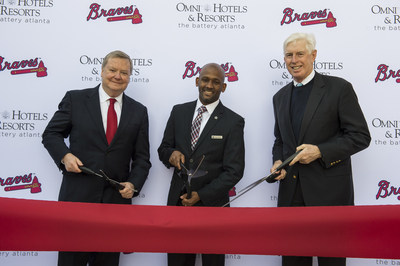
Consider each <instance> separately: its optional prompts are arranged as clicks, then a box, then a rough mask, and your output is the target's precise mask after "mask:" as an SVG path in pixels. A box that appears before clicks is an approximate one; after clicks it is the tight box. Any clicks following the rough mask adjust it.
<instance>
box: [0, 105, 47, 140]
mask: <svg viewBox="0 0 400 266" xmlns="http://www.w3.org/2000/svg"><path fill="white" fill-rule="evenodd" d="M47 120H48V114H47V113H36V112H24V111H21V110H12V111H7V110H5V111H2V112H0V138H11V139H14V138H41V137H42V131H43V127H44V126H45V124H46V122H45V121H47ZM38 124H40V126H39V127H38Z"/></svg>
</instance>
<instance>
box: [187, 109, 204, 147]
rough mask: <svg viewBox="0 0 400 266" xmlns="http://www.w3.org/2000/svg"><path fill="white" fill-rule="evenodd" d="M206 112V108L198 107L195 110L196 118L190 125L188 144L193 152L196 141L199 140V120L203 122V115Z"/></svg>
mask: <svg viewBox="0 0 400 266" xmlns="http://www.w3.org/2000/svg"><path fill="white" fill-rule="evenodd" d="M206 111H207V108H206V107H205V106H204V105H202V106H200V107H199V109H197V116H196V118H195V119H194V121H193V123H192V129H191V132H190V137H191V141H190V144H191V148H192V150H194V147H195V146H196V143H197V140H198V139H199V133H200V126H201V120H203V113H204V112H206Z"/></svg>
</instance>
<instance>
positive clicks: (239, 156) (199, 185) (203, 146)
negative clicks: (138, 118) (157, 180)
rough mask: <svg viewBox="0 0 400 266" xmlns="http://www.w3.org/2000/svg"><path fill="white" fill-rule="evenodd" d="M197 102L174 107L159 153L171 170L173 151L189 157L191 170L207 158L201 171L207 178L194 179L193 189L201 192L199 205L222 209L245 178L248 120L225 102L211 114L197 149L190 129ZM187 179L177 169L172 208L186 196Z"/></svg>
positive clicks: (188, 165)
mask: <svg viewBox="0 0 400 266" xmlns="http://www.w3.org/2000/svg"><path fill="white" fill-rule="evenodd" d="M195 108H196V101H194V102H189V103H185V104H180V105H176V106H174V107H173V109H172V112H171V115H170V117H169V120H168V123H167V126H166V129H165V132H164V137H163V140H162V143H161V145H160V147H159V148H158V154H159V158H160V160H161V161H162V162H163V163H164V164H165V165H166V166H167V167H168V168H169V167H170V166H171V165H170V163H169V162H168V160H169V158H170V156H171V154H172V152H173V151H175V150H178V151H180V152H181V153H183V154H184V156H185V163H186V167H187V168H188V169H195V168H196V167H197V164H198V161H199V159H200V158H201V157H202V155H205V159H204V161H203V163H202V164H201V166H200V169H202V170H206V171H208V174H207V175H205V176H201V177H197V178H193V179H192V182H191V185H192V190H193V191H197V192H198V194H199V196H200V199H201V201H200V202H199V203H198V204H197V205H203V206H222V205H223V204H225V203H226V202H228V201H229V190H230V189H231V188H233V187H234V186H235V184H236V183H237V182H239V180H240V179H241V178H242V176H243V171H244V140H243V128H244V119H243V118H242V117H241V116H239V115H238V114H236V113H234V112H233V111H231V110H230V109H228V108H226V107H225V106H224V105H223V104H222V103H221V102H220V103H219V104H218V106H217V107H216V108H215V110H214V112H213V113H212V114H211V116H210V119H209V120H208V122H207V124H206V126H205V128H204V130H203V132H202V133H201V135H200V137H199V140H198V142H197V145H196V147H195V149H194V150H193V151H192V150H191V148H190V129H191V125H192V118H193V114H194V112H195ZM183 186H184V182H183V180H182V179H181V178H180V176H179V175H178V173H177V170H176V169H175V170H174V173H173V176H172V180H171V187H170V190H169V195H168V205H172V206H175V205H177V203H178V201H179V196H180V195H182V194H183V193H182V188H183Z"/></svg>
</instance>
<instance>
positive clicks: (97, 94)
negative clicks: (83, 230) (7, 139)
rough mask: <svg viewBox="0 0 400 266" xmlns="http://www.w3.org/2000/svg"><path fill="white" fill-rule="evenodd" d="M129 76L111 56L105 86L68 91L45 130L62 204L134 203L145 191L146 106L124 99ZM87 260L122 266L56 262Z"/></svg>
mask: <svg viewBox="0 0 400 266" xmlns="http://www.w3.org/2000/svg"><path fill="white" fill-rule="evenodd" d="M131 73H132V61H131V59H130V57H129V56H128V55H127V54H125V53H124V52H122V51H114V52H111V53H109V54H108V55H107V56H106V57H105V58H104V60H103V64H102V71H101V77H102V83H101V84H100V85H98V86H96V87H95V88H90V89H84V90H73V91H68V92H67V93H66V94H65V96H64V98H63V99H62V101H61V103H60V104H59V109H58V111H56V113H55V114H54V116H53V118H52V119H51V121H50V122H49V124H48V126H47V127H46V129H45V131H44V133H43V141H42V142H43V145H44V146H45V148H46V149H47V150H48V152H49V154H50V156H51V157H52V158H53V160H54V162H55V163H56V165H57V166H58V167H59V169H60V170H62V172H63V181H62V184H61V189H60V194H59V200H60V201H73V202H92V203H117V204H131V202H132V200H131V198H132V197H133V196H136V195H138V193H139V191H140V189H141V188H142V186H143V184H144V182H145V180H146V178H147V175H148V173H149V169H150V167H151V164H150V160H149V157H150V153H149V137H148V115H147V109H146V107H145V106H143V105H142V104H140V103H139V102H137V101H135V100H133V99H131V98H130V97H128V96H126V95H125V94H124V91H125V89H126V88H127V86H128V84H129V81H130V75H131ZM113 99H115V100H113ZM112 105H114V107H113V106H112ZM112 122H113V123H114V124H111V123H112ZM112 129H114V132H110V130H112ZM115 131H116V132H115ZM67 137H69V143H70V145H69V147H68V146H67V145H66V143H65V142H64V139H65V138H67ZM79 166H86V167H87V168H90V169H92V170H94V171H99V170H103V171H104V172H105V173H106V174H107V175H108V176H109V177H110V178H112V179H114V180H116V181H118V182H120V183H121V184H122V185H123V186H124V188H123V189H122V190H118V189H116V188H115V187H113V186H111V185H110V184H109V183H108V182H106V181H105V180H103V179H101V178H99V177H96V176H93V175H87V174H84V173H82V171H81V170H80V168H79ZM88 261H90V265H105V266H110V265H118V264H119V253H118V252H111V253H87V252H60V253H59V257H58V265H60V266H63V265H66V266H67V265H69V266H72V265H73V266H77V265H82V266H83V265H85V266H86V264H87V262H88Z"/></svg>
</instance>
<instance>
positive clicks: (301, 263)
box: [282, 177, 346, 266]
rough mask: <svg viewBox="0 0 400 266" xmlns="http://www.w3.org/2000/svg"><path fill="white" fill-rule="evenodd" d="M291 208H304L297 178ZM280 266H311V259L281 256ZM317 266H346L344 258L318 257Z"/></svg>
mask: <svg viewBox="0 0 400 266" xmlns="http://www.w3.org/2000/svg"><path fill="white" fill-rule="evenodd" d="M291 206H293V207H300V206H306V204H305V202H304V198H303V192H302V191H301V182H300V177H298V178H297V185H296V192H295V193H294V196H293V201H292V204H291ZM282 266H312V257H300V256H282ZM318 266H346V258H330V257H318Z"/></svg>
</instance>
